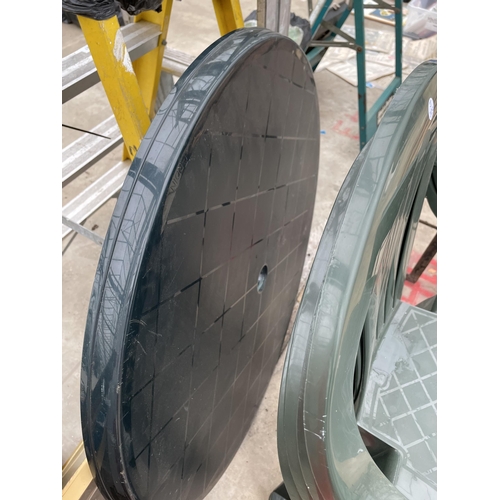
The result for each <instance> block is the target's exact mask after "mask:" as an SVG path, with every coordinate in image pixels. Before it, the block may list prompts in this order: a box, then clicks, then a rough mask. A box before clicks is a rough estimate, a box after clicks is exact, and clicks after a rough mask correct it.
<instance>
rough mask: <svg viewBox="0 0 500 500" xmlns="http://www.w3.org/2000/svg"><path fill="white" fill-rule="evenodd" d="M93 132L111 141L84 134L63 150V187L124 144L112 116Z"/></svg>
mask: <svg viewBox="0 0 500 500" xmlns="http://www.w3.org/2000/svg"><path fill="white" fill-rule="evenodd" d="M91 132H94V133H96V134H100V135H104V136H105V137H109V139H104V137H98V136H96V135H92V134H84V135H83V136H82V137H79V138H78V139H77V140H76V141H74V142H72V143H71V144H70V145H69V146H66V147H65V148H64V149H63V152H62V162H63V164H62V185H63V187H64V186H66V185H67V184H68V183H69V182H71V181H72V180H73V179H74V178H75V177H77V176H78V175H80V174H81V173H83V172H85V170H87V169H88V168H90V167H91V166H92V165H93V164H94V163H96V162H97V161H99V160H100V159H101V158H103V157H104V156H105V155H107V154H108V153H109V152H110V151H112V150H113V149H114V148H115V147H116V146H117V145H118V144H120V143H122V142H123V138H122V136H121V134H120V129H119V128H118V124H117V123H116V120H115V117H114V116H110V117H109V118H108V119H106V120H104V121H103V122H102V123H100V124H99V125H97V127H94V128H93V129H92V130H91Z"/></svg>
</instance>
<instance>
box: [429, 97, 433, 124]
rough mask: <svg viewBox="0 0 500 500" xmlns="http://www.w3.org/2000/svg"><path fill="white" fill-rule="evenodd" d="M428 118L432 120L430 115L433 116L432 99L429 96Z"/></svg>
mask: <svg viewBox="0 0 500 500" xmlns="http://www.w3.org/2000/svg"><path fill="white" fill-rule="evenodd" d="M428 110H429V120H432V117H433V116H434V101H433V100H432V97H429V106H428Z"/></svg>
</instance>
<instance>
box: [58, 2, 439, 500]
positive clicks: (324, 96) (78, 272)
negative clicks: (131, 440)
mask: <svg viewBox="0 0 500 500" xmlns="http://www.w3.org/2000/svg"><path fill="white" fill-rule="evenodd" d="M240 3H241V6H242V10H243V15H244V16H246V15H248V14H249V13H250V12H251V11H252V10H253V9H254V8H255V4H256V2H255V0H253V1H250V0H241V2H240ZM292 11H294V12H295V13H296V14H297V15H300V16H302V17H307V2H306V1H305V0H292ZM348 22H349V23H351V24H352V22H351V20H349V21H348ZM367 27H376V28H377V29H389V30H390V29H391V28H388V27H385V26H383V25H380V24H375V23H371V24H367ZM62 28H63V29H62V34H63V37H62V56H63V57H64V56H66V55H68V54H70V53H71V52H73V51H74V50H76V49H77V48H79V47H81V46H82V45H84V43H85V41H84V38H83V35H82V33H81V31H80V29H79V28H78V27H76V26H74V25H65V24H63V26H62ZM218 37H219V32H218V28H217V23H216V20H215V16H214V13H213V8H212V3H211V2H210V1H209V0H205V1H203V2H197V1H196V0H183V1H182V2H175V3H174V7H173V13H172V18H171V21H170V28H169V33H168V38H167V40H168V45H169V47H171V48H174V49H177V50H181V51H183V52H186V53H188V54H190V55H193V56H197V55H198V54H199V53H201V52H202V51H203V50H204V49H205V48H206V47H207V46H208V45H209V44H210V43H212V42H213V41H215V40H216V39H217V38H218ZM407 71H408V70H407ZM406 74H408V73H406ZM387 80H390V77H389V78H385V79H380V80H377V87H381V88H383V86H384V84H385V83H386V82H387ZM316 84H317V88H318V93H319V102H320V112H321V129H322V130H323V131H324V134H323V135H322V136H321V156H320V169H319V182H318V191H317V196H316V205H315V210H314V218H313V223H312V230H311V236H310V241H309V248H308V252H307V257H306V262H305V266H304V271H303V279H302V283H301V288H302V287H303V286H304V284H305V280H306V278H307V275H308V273H309V270H310V267H311V265H312V261H313V259H314V255H315V253H316V249H317V246H318V244H319V241H320V238H321V234H322V231H323V228H324V225H325V223H326V220H327V218H328V215H329V213H330V210H331V207H332V205H333V202H334V201H335V197H336V195H337V193H338V191H339V189H340V186H341V184H342V182H343V180H344V177H345V176H346V174H347V172H348V170H349V168H350V166H351V165H352V163H353V161H354V159H355V158H356V155H357V154H358V152H359V142H358V139H357V132H358V124H357V90H356V88H355V87H353V86H351V85H350V84H348V83H346V82H345V81H343V80H342V79H340V78H339V77H337V76H335V75H333V74H332V73H330V72H329V71H322V72H319V73H317V74H316ZM380 92H381V90H380V88H374V89H369V95H368V103H369V104H370V103H372V102H374V100H375V99H376V98H377V96H378V95H379V94H380ZM110 114H111V109H110V107H109V104H108V102H107V100H106V97H105V95H104V91H103V89H102V86H101V84H98V85H96V86H94V87H93V88H91V89H89V90H88V91H86V92H84V93H83V94H81V95H80V96H78V97H76V98H75V99H73V100H71V101H69V102H67V103H66V104H64V105H63V110H62V115H63V123H64V124H67V125H72V126H77V127H80V128H83V129H87V130H88V129H90V128H92V127H94V126H95V125H97V124H98V123H100V122H101V121H102V120H104V119H105V118H107V117H108V116H110ZM79 135H80V133H79V132H75V131H72V130H69V129H65V128H64V129H63V135H62V146H63V147H65V146H66V145H68V144H70V143H71V142H72V141H74V140H75V139H76V138H77V137H79ZM120 159H121V149H120V148H118V149H117V150H115V151H114V152H113V153H111V154H110V155H108V156H107V157H106V158H104V159H103V160H101V161H100V162H98V163H97V164H96V165H94V166H93V167H92V168H91V169H89V170H88V171H87V172H85V173H84V174H83V175H82V176H80V177H79V178H78V179H76V180H75V181H73V182H72V183H70V184H69V185H68V186H67V187H65V188H64V189H63V190H62V201H63V204H65V203H67V202H68V201H69V200H71V199H72V198H73V197H74V196H76V195H77V194H78V193H79V192H81V191H82V190H83V189H84V188H85V187H87V186H88V185H90V184H91V183H92V182H93V181H94V180H96V179H97V178H98V177H99V176H100V175H102V174H103V173H104V172H105V171H106V170H108V169H109V168H110V167H111V166H113V165H114V164H116V162H118V161H119V160H120ZM115 201H116V200H115V199H112V200H110V201H109V202H108V203H106V204H105V205H104V206H103V207H102V208H101V209H99V210H98V211H97V212H96V213H95V214H93V215H92V216H91V217H89V218H88V219H87V221H86V222H85V224H84V225H85V227H88V228H89V229H93V230H95V232H96V233H97V234H99V235H101V236H104V235H105V234H106V230H107V226H108V222H109V220H110V218H111V214H112V212H113V209H114V205H115ZM422 218H423V219H424V220H426V221H428V222H430V223H432V224H436V225H437V222H436V219H435V218H434V216H433V215H432V213H431V212H430V210H429V208H428V207H427V206H426V207H424V213H423V215H422ZM434 234H435V231H434V230H433V229H431V228H429V227H426V226H424V225H419V229H418V232H417V238H416V242H415V248H414V250H415V252H417V253H422V251H423V250H424V249H425V247H426V246H427V244H428V242H429V241H430V240H431V239H432V237H433V236H434ZM62 251H63V258H62V277H63V282H62V290H63V304H62V306H63V307H62V308H63V318H62V320H63V323H62V324H63V327H62V332H63V338H62V352H63V359H62V394H63V405H62V407H63V415H62V444H63V446H62V462H63V463H64V462H65V461H66V460H67V458H68V457H69V456H70V455H71V453H72V452H73V451H74V449H75V448H76V446H77V445H78V443H79V442H80V440H81V430H80V415H79V383H80V358H81V349H82V341H83V332H84V327H85V321H86V315H87V306H88V300H89V296H90V290H91V287H92V283H93V280H94V273H95V269H96V266H97V261H98V258H99V254H100V247H99V246H97V245H96V244H94V243H93V242H91V241H89V240H88V239H85V238H84V237H82V236H80V235H76V236H75V235H74V234H70V235H68V236H67V237H66V238H65V239H63V241H62ZM299 296H300V293H299ZM283 362H284V355H283V356H282V357H281V358H280V361H279V362H278V364H277V366H276V369H275V371H274V374H273V377H272V379H271V382H270V385H269V388H268V390H267V393H266V395H265V399H264V401H263V404H262V405H261V408H260V409H259V412H258V414H257V416H256V418H255V421H254V422H253V424H252V427H251V429H250V431H249V433H248V435H247V437H246V439H245V441H244V442H243V444H242V446H241V448H240V450H239V451H238V453H237V455H236V457H235V459H234V461H233V462H232V464H231V465H230V467H229V468H228V469H227V471H226V473H225V474H224V476H223V477H222V479H221V480H220V481H219V483H218V484H217V485H216V487H215V488H214V489H213V490H212V492H211V493H210V494H209V495H208V497H207V498H208V499H210V500H215V499H219V500H224V499H233V498H241V499H248V500H250V499H252V500H257V499H262V500H264V499H267V498H268V496H269V494H270V492H271V491H272V490H273V489H274V488H275V487H276V486H277V485H278V484H279V483H280V482H281V474H280V470H279V463H278V456H277V449H276V412H277V401H278V394H279V387H280V382H281V371H282V367H283Z"/></svg>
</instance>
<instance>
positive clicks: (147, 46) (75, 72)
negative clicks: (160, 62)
mask: <svg viewBox="0 0 500 500" xmlns="http://www.w3.org/2000/svg"><path fill="white" fill-rule="evenodd" d="M121 32H122V34H123V38H124V40H125V45H126V46H127V50H128V53H129V54H130V59H131V60H132V61H135V60H136V59H139V57H141V56H143V55H144V54H146V53H147V52H150V51H151V50H153V49H154V48H155V47H157V46H158V36H159V35H160V28H159V27H158V25H156V24H153V23H148V22H146V21H140V22H138V23H131V24H127V25H125V26H123V28H121ZM98 81H99V75H98V74H97V70H96V68H95V64H94V61H93V59H92V55H91V54H90V51H89V48H88V46H87V45H85V46H84V47H82V48H81V49H79V50H77V51H76V52H73V53H72V54H70V55H69V56H66V57H65V58H63V60H62V102H63V104H64V103H65V102H66V101H69V100H70V99H72V98H73V97H75V96H77V95H78V94H80V93H82V92H83V91H85V90H87V89H88V88H90V87H92V85H95V84H96V83H97V82H98Z"/></svg>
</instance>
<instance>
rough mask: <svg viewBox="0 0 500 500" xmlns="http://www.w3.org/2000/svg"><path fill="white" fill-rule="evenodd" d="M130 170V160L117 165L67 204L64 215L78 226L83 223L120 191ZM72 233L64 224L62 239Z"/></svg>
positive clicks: (63, 211)
mask: <svg viewBox="0 0 500 500" xmlns="http://www.w3.org/2000/svg"><path fill="white" fill-rule="evenodd" d="M129 168H130V160H127V161H121V162H119V163H117V164H116V165H115V166H114V167H113V168H111V169H110V170H108V171H107V172H106V173H105V174H104V175H103V176H102V177H100V178H99V179H97V180H96V181H95V182H94V183H92V184H91V185H90V186H89V187H88V188H87V189H85V190H84V191H82V192H81V193H80V194H79V195H78V196H77V197H76V198H74V199H73V200H71V201H70V202H69V203H68V204H66V205H65V206H64V207H63V209H62V214H63V215H64V216H65V217H66V218H67V219H70V220H71V221H73V222H76V223H77V224H80V223H81V222H83V221H84V220H85V219H86V218H87V217H89V216H90V215H92V214H93V213H94V212H95V211H96V210H97V209H98V208H99V207H101V206H102V205H104V203H106V202H107V201H108V200H109V199H110V198H111V197H112V196H113V195H115V194H116V193H118V191H120V189H121V187H122V186H123V182H124V180H125V177H126V175H127V172H128V170H129ZM70 232H71V229H70V228H69V227H67V226H65V225H64V224H62V237H63V238H64V237H65V236H66V235H67V234H68V233H70Z"/></svg>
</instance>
